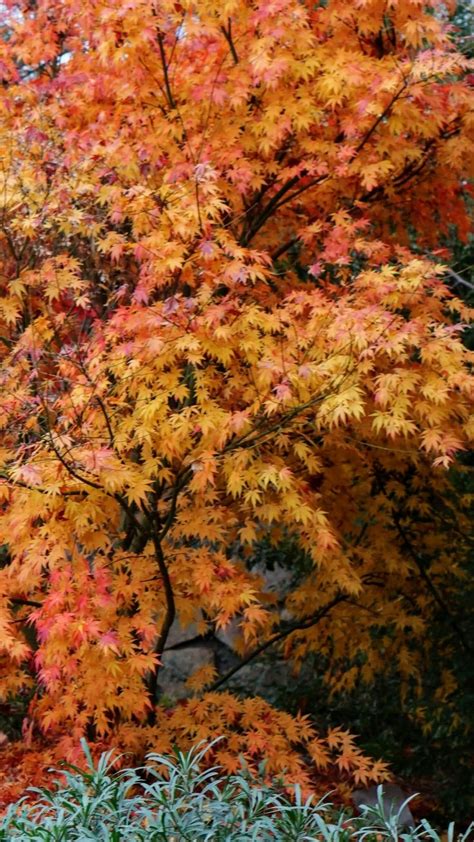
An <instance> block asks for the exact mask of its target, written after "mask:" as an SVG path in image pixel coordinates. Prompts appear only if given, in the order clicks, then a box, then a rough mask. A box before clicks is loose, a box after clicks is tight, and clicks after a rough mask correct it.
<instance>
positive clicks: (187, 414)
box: [0, 0, 473, 780]
mask: <svg viewBox="0 0 474 842" xmlns="http://www.w3.org/2000/svg"><path fill="white" fill-rule="evenodd" d="M3 5H4V7H5V8H4V9H3V11H2V17H3V32H4V37H3V41H2V43H1V45H0V53H1V54H0V73H1V76H2V83H3V87H2V91H1V95H0V103H1V116H0V121H1V125H0V160H1V170H0V179H1V218H0V260H1V297H0V333H1V335H0V340H1V352H0V354H1V369H0V394H1V399H0V424H1V430H2V447H1V453H0V455H1V466H0V467H1V477H2V481H1V484H0V496H1V514H0V532H1V535H2V541H3V543H4V553H3V563H2V567H1V569H0V594H1V596H0V623H1V641H0V642H1V663H2V686H1V690H0V692H1V695H2V698H3V699H4V700H8V699H9V698H11V697H12V696H15V695H17V694H19V693H25V694H31V703H30V706H29V712H28V717H27V719H26V720H25V725H24V733H25V735H28V734H29V735H32V734H33V733H34V729H39V731H41V732H42V733H43V734H46V735H49V736H51V737H52V738H53V737H54V739H55V740H57V741H58V745H59V746H60V750H61V751H63V752H66V753H69V754H70V753H71V751H73V748H74V746H77V744H78V740H79V737H80V736H82V735H83V734H84V733H88V734H91V733H92V734H94V735H95V736H96V737H97V739H98V740H99V742H100V740H103V739H107V737H108V736H109V735H110V733H111V732H112V733H113V734H114V735H115V736H114V739H115V740H116V741H118V742H120V741H122V743H123V744H124V745H126V746H135V747H136V748H137V750H138V746H139V745H143V741H144V740H145V741H148V742H147V745H152V746H153V747H155V748H159V749H160V750H167V749H168V748H169V746H170V745H171V744H172V742H173V741H174V740H178V741H179V740H181V741H186V740H192V739H194V738H200V737H207V736H209V735H210V734H213V733H214V731H215V729H220V730H221V732H223V733H224V732H225V733H226V734H227V741H226V743H225V745H224V747H223V748H220V749H219V752H218V754H219V758H220V760H221V761H222V762H224V763H226V764H227V767H228V768H232V764H233V763H235V756H236V755H237V754H238V752H240V751H242V750H244V751H246V752H247V754H248V756H249V757H255V756H261V755H267V756H268V757H269V758H270V767H271V769H272V770H274V771H276V770H279V769H282V768H284V767H285V766H286V767H288V766H289V767H290V772H291V774H292V775H293V778H298V777H299V778H300V779H305V780H307V778H305V775H307V774H308V773H307V771H306V772H305V766H304V762H303V760H302V759H301V757H300V756H298V754H297V753H295V752H293V748H294V746H297V745H305V746H310V748H309V753H310V755H311V756H312V757H313V759H314V760H315V761H316V762H317V763H319V765H320V767H321V768H329V766H330V763H331V759H330V755H331V751H332V750H336V751H339V754H338V755H337V759H336V763H338V764H339V769H340V771H342V772H344V771H355V774H356V777H357V776H358V777H359V779H360V780H365V779H368V778H369V777H370V776H373V777H377V775H380V774H381V773H383V771H384V769H383V767H382V766H377V764H375V765H374V764H371V762H370V761H368V760H367V758H364V757H363V756H362V755H361V754H360V752H358V750H357V749H356V748H355V747H354V745H353V743H352V740H351V738H350V736H349V735H347V734H346V733H345V732H342V731H338V730H336V731H335V732H334V733H333V734H332V735H329V737H328V741H327V742H324V740H322V738H319V737H317V736H316V735H315V734H314V732H312V730H311V727H310V725H309V723H308V722H307V720H306V719H304V718H302V719H294V720H291V721H290V718H289V717H288V716H287V715H286V714H282V713H279V712H278V711H275V710H273V709H272V708H270V707H269V706H267V704H266V703H265V702H263V701H262V700H249V701H246V702H245V701H242V700H238V699H236V698H233V697H232V696H231V695H230V694H228V693H227V692H217V691H218V690H219V689H220V687H221V686H222V685H223V684H224V679H225V677H222V676H217V675H216V674H215V670H214V668H213V666H212V665H211V664H210V665H209V667H208V668H204V669H203V670H201V671H200V672H199V674H197V675H196V676H194V677H193V678H192V679H191V686H192V688H193V689H194V691H195V692H196V694H197V698H196V699H194V700H192V701H189V702H187V703H186V704H182V705H180V706H179V707H177V708H176V709H175V710H173V711H172V712H167V711H165V710H164V709H163V708H162V707H161V706H160V705H159V678H160V655H161V654H162V652H163V650H164V648H165V647H166V641H167V638H168V635H169V631H170V628H171V626H172V624H173V622H174V621H175V619H176V618H178V619H179V621H180V623H181V625H183V626H186V625H190V624H191V623H196V624H197V628H198V631H199V632H201V633H202V634H205V633H206V632H208V631H209V630H212V629H214V628H225V627H226V625H227V624H228V623H229V622H230V621H231V620H232V619H234V618H238V619H239V623H240V626H239V628H240V635H241V639H240V642H239V646H240V652H241V655H242V658H243V659H244V660H245V658H246V657H247V658H248V657H250V656H254V655H257V654H258V653H259V652H260V651H263V650H264V649H265V648H266V647H267V646H269V645H270V644H272V645H280V646H282V647H283V648H284V651H285V654H286V655H287V657H288V660H289V663H290V664H291V665H292V666H293V668H298V665H300V664H301V663H302V662H303V661H304V659H305V658H307V657H308V656H309V655H310V654H311V653H315V652H316V653H320V654H322V655H324V656H327V658H328V660H329V663H330V666H329V669H328V672H327V675H326V679H327V682H328V686H329V688H330V689H331V690H333V691H334V690H337V689H341V688H346V689H350V688H351V687H352V686H353V685H354V683H355V682H356V680H359V679H362V680H363V681H365V682H370V681H371V680H372V679H373V677H374V675H376V674H377V672H378V671H383V670H384V669H385V668H386V665H387V664H388V663H396V664H397V668H398V669H399V671H400V674H401V676H402V679H403V680H404V682H405V684H409V683H410V682H413V681H415V682H416V680H417V676H418V675H419V666H420V663H421V662H422V659H423V657H425V656H426V654H427V653H428V654H429V641H428V640H425V638H424V635H425V630H426V628H427V626H428V625H429V623H430V618H431V617H432V616H433V615H434V614H436V615H437V614H439V613H440V612H441V613H442V614H443V616H444V617H445V620H446V646H447V647H448V650H449V647H450V646H452V645H453V641H456V642H457V643H459V645H460V646H461V647H464V648H465V650H466V652H471V648H470V643H469V641H467V640H466V637H465V634H464V632H463V628H462V622H460V620H459V618H458V617H457V616H456V615H455V614H454V613H453V612H452V610H451V609H450V608H449V594H450V592H452V591H455V590H456V588H458V586H459V583H460V582H461V581H462V576H463V569H462V565H460V564H459V562H458V560H457V557H456V552H455V551H456V547H453V546H452V544H449V545H448V542H446V540H445V539H444V538H443V529H445V527H446V522H449V524H450V528H451V527H452V529H453V530H454V531H455V532H456V535H457V542H458V546H464V544H465V540H467V539H465V537H464V536H465V533H466V522H467V515H466V513H465V510H464V508H463V506H460V507H459V506H457V505H455V504H454V503H453V502H452V501H451V498H450V496H449V479H448V474H447V468H449V466H450V465H451V464H452V463H453V460H455V458H456V456H457V454H458V453H459V452H461V451H463V450H464V449H465V448H466V447H467V446H468V442H469V440H470V439H472V434H473V422H472V417H471V413H470V410H471V407H472V388H473V384H472V376H471V374H470V370H469V353H468V351H467V350H466V349H465V347H464V346H463V343H462V335H461V333H462V326H463V324H464V323H465V321H466V320H467V318H468V316H469V314H468V311H467V308H466V307H465V305H464V304H463V302H462V301H461V300H459V298H458V297H457V296H456V295H454V294H453V292H452V291H451V290H450V289H449V286H448V285H447V283H446V281H445V278H444V275H445V272H444V269H443V267H442V265H439V260H440V259H442V258H443V257H444V258H446V257H447V255H446V254H445V253H444V252H442V250H440V249H439V239H440V236H441V235H442V234H443V233H447V232H448V231H449V230H451V229H452V227H453V226H455V227H456V230H457V232H458V236H459V237H461V238H463V237H466V236H467V233H468V231H469V219H468V215H467V212H466V204H465V199H466V196H467V195H468V192H469V189H470V188H469V183H468V176H469V175H470V173H469V172H468V169H467V166H468V165H467V162H468V161H469V160H473V156H472V151H473V116H472V89H471V87H470V84H469V79H467V80H465V79H464V77H465V73H466V71H467V70H468V69H469V62H468V59H467V58H466V57H465V56H463V55H461V54H459V53H458V52H457V51H456V49H455V48H454V46H453V43H452V40H451V31H450V26H449V21H448V18H447V17H446V15H445V4H443V3H439V2H436V1H435V0H432V2H420V1H419V0H390V1H389V2H385V0H355V2H353V3H347V2H346V0H329V2H328V3H322V4H312V3H301V2H297V1H296V0H261V2H259V0H253V2H251V0H238V2H237V1H236V0H228V2H225V3H222V2H221V3H216V2H215V0H200V2H199V3H198V4H194V3H192V2H188V0H183V1H182V2H175V1H174V0H159V2H153V0H128V2H123V0H107V2H103V3H102V2H98V0H67V2H66V0H36V2H30V0H24V2H13V0H8V2H5V3H4V4H3ZM440 500H442V505H440V504H439V501H440ZM288 534H291V535H292V536H294V537H295V540H297V543H298V546H299V548H300V550H301V551H302V552H303V553H304V554H305V557H306V558H308V559H310V561H311V566H310V569H307V570H305V572H304V575H300V577H299V580H298V582H297V583H296V585H295V587H294V588H293V589H292V590H291V592H290V593H288V594H286V595H285V599H284V602H285V605H284V608H285V610H286V616H287V617H290V618H291V619H290V620H287V621H286V622H283V621H282V620H281V610H280V609H281V605H279V604H278V600H277V599H276V597H275V595H274V594H273V595H272V594H271V593H268V592H267V591H266V589H265V583H264V579H263V577H262V576H261V575H259V574H258V573H257V572H256V571H255V570H253V569H252V566H251V564H249V563H248V562H249V560H251V558H252V553H253V549H254V547H255V545H256V544H258V542H259V541H261V540H262V539H264V538H265V539H266V538H268V537H269V538H270V540H271V541H272V542H274V543H278V542H279V541H280V540H282V539H283V538H284V537H285V536H286V535H288ZM446 594H448V596H446ZM280 602H281V600H280ZM98 688H100V692H98ZM206 688H210V690H209V689H208V692H207V693H206V692H204V691H205V690H206ZM451 690H452V682H451V680H450V676H449V674H446V675H445V676H444V677H443V684H442V687H441V689H440V693H441V694H442V695H443V693H444V696H445V697H446V698H447V697H448V696H449V693H450V692H451ZM252 720H253V721H254V722H256V723H257V724H256V725H255V726H252V724H251V722H252Z"/></svg>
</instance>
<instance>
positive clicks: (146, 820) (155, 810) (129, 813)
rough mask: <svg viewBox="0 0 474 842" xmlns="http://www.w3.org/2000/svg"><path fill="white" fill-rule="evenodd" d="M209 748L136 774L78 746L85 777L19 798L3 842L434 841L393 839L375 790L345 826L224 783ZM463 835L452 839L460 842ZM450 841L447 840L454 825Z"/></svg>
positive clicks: (242, 783) (242, 781)
mask: <svg viewBox="0 0 474 842" xmlns="http://www.w3.org/2000/svg"><path fill="white" fill-rule="evenodd" d="M208 748H209V746H203V745H202V744H201V745H199V746H197V747H196V748H194V749H192V750H191V751H189V752H188V753H186V754H183V753H181V752H178V751H177V752H176V753H175V755H174V756H160V755H154V754H151V755H150V756H149V757H148V763H147V765H146V766H145V767H143V768H141V769H135V770H134V769H126V770H124V771H118V772H114V771H113V766H114V761H113V755H112V752H108V753H106V754H103V755H102V757H101V758H100V760H99V762H98V763H97V765H94V763H93V760H92V757H91V755H90V752H89V749H88V747H87V745H86V744H84V751H85V754H86V758H87V763H88V768H87V769H86V771H83V770H81V769H78V768H77V767H73V766H69V767H67V771H65V772H63V773H62V774H63V776H64V777H63V780H62V781H57V782H56V783H57V788H55V789H54V790H48V789H35V790H32V792H33V793H34V796H35V797H36V801H35V802H34V803H30V802H29V801H27V800H26V799H22V800H21V801H20V802H19V803H18V804H16V805H12V806H11V807H10V808H9V810H8V812H7V813H6V815H5V816H4V817H3V819H1V820H0V840H5V842H6V840H8V842H10V840H14V839H21V840H25V842H26V840H28V839H34V840H37V842H43V840H44V842H46V841H47V842H53V840H54V842H70V840H80V842H99V840H100V842H132V840H133V842H140V840H147V842H246V840H248V842H250V840H254V842H271V840H279V841H280V842H283V841H284V842H303V840H307V842H310V840H323V842H349V840H354V842H355V841H356V840H361V842H363V840H365V842H371V841H372V840H377V842H381V840H397V839H399V840H403V842H415V840H416V841H417V842H418V840H420V842H421V840H432V842H441V837H440V836H439V835H438V833H437V832H436V831H435V830H434V829H433V828H432V827H431V826H430V825H429V824H428V822H424V821H423V822H421V824H420V825H419V827H417V828H416V829H415V830H413V831H410V832H406V833H401V832H399V831H398V829H397V816H396V815H391V816H389V817H388V818H384V811H383V805H382V788H380V791H379V802H380V803H379V805H378V806H376V807H373V808H369V807H367V808H365V810H364V812H363V814H362V816H360V817H357V818H351V817H350V816H348V815H347V814H345V813H344V812H342V811H340V810H339V811H337V810H335V809H334V808H333V807H332V806H331V804H330V803H329V802H328V801H327V800H326V799H323V800H322V801H318V802H316V801H315V800H313V799H311V798H308V799H304V798H303V797H302V794H301V790H300V789H299V788H298V787H295V789H294V793H293V797H292V798H289V797H288V796H287V795H285V794H284V793H283V792H282V790H281V788H280V787H279V786H278V784H277V783H275V784H274V785H273V786H266V785H264V784H262V783H261V782H260V781H257V780H256V779H255V778H252V776H251V775H250V774H249V773H248V772H247V771H246V769H245V768H244V767H242V771H241V772H240V773H239V774H236V775H230V776H224V775H223V774H222V773H221V771H220V769H219V768H217V767H214V768H211V769H209V768H203V766H202V760H203V757H204V755H205V753H206V751H207V750H208ZM473 828H474V825H473ZM471 829H472V828H471ZM468 833H469V831H468ZM468 833H466V834H465V835H464V836H463V837H459V840H464V842H467V840H468ZM448 839H449V840H450V841H451V842H454V839H455V834H454V828H453V827H452V826H451V827H450V829H449V833H448Z"/></svg>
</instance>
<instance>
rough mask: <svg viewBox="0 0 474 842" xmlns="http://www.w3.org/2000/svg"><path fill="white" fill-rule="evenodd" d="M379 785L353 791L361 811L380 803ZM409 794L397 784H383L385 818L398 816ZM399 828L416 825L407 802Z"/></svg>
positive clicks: (354, 798)
mask: <svg viewBox="0 0 474 842" xmlns="http://www.w3.org/2000/svg"><path fill="white" fill-rule="evenodd" d="M377 789H378V787H377V786H370V787H368V788H367V789H356V790H355V791H354V792H353V793H352V801H353V803H354V805H355V806H356V807H357V809H358V810H359V811H360V812H363V811H362V807H363V806H364V805H366V806H367V807H376V806H377V803H378V797H377ZM408 797H409V796H408V795H407V794H406V793H405V792H403V790H401V789H400V787H399V786H397V784H383V793H382V804H383V811H384V815H385V818H387V819H388V818H389V817H390V816H396V815H397V813H398V811H399V809H400V807H401V806H402V804H403V802H404V801H406V799H407V798H408ZM398 826H399V829H400V830H402V829H403V828H413V827H415V820H414V818H413V815H412V812H411V810H410V808H409V806H408V805H407V804H405V806H404V808H403V810H402V811H401V813H400V816H399V820H398Z"/></svg>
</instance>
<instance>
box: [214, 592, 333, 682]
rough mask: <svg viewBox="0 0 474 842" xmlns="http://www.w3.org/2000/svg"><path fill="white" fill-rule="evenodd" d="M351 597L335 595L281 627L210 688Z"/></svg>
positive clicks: (321, 618)
mask: <svg viewBox="0 0 474 842" xmlns="http://www.w3.org/2000/svg"><path fill="white" fill-rule="evenodd" d="M348 599H349V597H348V596H347V595H346V594H339V596H336V597H334V599H332V600H331V602H328V604H327V605H324V606H323V607H322V608H320V609H319V611H316V613H315V614H313V615H312V616H311V617H307V618H306V619H304V620H299V621H297V622H295V623H291V624H290V625H289V626H286V628H284V629H281V630H280V631H278V632H276V633H275V634H274V635H273V636H272V637H270V638H269V639H268V640H266V641H264V643H261V644H260V646H257V648H256V649H254V650H253V652H251V653H250V654H249V655H247V656H246V657H245V658H244V659H243V660H242V661H241V662H240V663H239V664H237V665H236V666H235V667H232V669H230V670H229V671H228V672H226V673H225V674H224V675H222V676H221V677H220V678H218V679H217V681H215V682H214V683H213V684H212V685H211V687H210V688H209V690H210V691H211V692H212V691H213V690H217V689H218V688H219V687H221V686H222V684H225V683H226V682H227V681H228V680H229V679H230V678H232V676H233V675H235V674H236V673H237V672H239V671H240V670H241V669H242V668H243V667H245V666H247V664H249V663H250V662H251V661H253V660H254V658H257V657H258V656H259V655H261V654H262V652H265V650H266V649H269V648H270V646H273V645H274V644H275V643H279V642H280V640H284V639H285V637H288V635H290V634H292V633H293V632H295V631H304V629H310V628H311V627H312V626H315V625H317V624H318V623H319V622H320V621H321V620H323V619H324V617H326V616H327V615H328V614H329V612H330V611H331V610H332V609H333V608H334V607H335V606H336V605H339V603H341V602H347V601H348Z"/></svg>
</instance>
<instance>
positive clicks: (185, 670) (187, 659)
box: [159, 644, 214, 699]
mask: <svg viewBox="0 0 474 842" xmlns="http://www.w3.org/2000/svg"><path fill="white" fill-rule="evenodd" d="M161 660H162V664H163V667H162V670H161V671H160V677H159V687H160V690H161V692H162V693H163V694H164V695H166V696H168V697H170V698H171V699H185V698H187V697H188V696H190V695H191V693H190V690H189V687H187V686H186V681H187V680H188V678H190V676H191V675H192V674H193V673H194V672H196V670H197V669H199V668H200V667H204V666H206V664H214V651H213V648H212V646H210V645H207V644H190V645H189V646H188V647H186V648H182V649H181V648H180V649H176V650H171V651H168V652H167V651H165V652H163V655H162V658H161Z"/></svg>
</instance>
